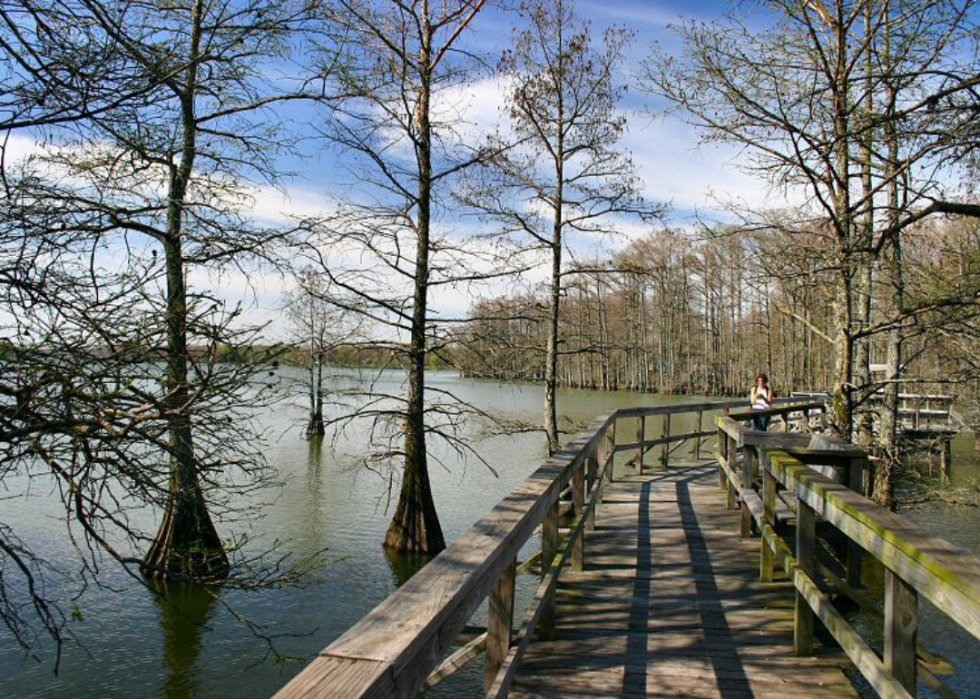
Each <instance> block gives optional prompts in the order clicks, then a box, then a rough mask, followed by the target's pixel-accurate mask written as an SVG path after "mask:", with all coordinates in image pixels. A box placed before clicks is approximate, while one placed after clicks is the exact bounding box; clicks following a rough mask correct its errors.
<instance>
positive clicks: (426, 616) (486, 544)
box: [276, 400, 746, 698]
mask: <svg viewBox="0 0 980 699" xmlns="http://www.w3.org/2000/svg"><path fill="white" fill-rule="evenodd" d="M745 404H746V401H745V400H737V401H720V402H714V403H689V404H681V405H673V406H662V407H655V408H628V409H624V410H619V411H617V412H615V413H612V414H610V415H604V416H601V417H599V418H597V419H596V420H594V421H593V422H592V423H591V424H590V425H589V426H588V428H587V429H586V430H585V431H584V432H582V433H581V434H579V435H578V436H576V437H575V438H574V439H572V440H571V441H570V442H568V443H567V444H566V445H565V446H564V448H563V449H562V450H561V451H559V452H557V453H556V454H555V455H554V456H552V457H551V458H549V459H548V460H546V461H545V462H544V464H543V465H542V466H541V467H540V468H538V470H537V471H535V472H534V473H533V474H532V475H531V476H530V477H529V478H528V479H527V480H525V481H524V482H522V483H521V484H520V485H518V486H517V487H516V488H515V489H514V490H513V491H512V492H511V493H510V494H509V495H508V496H507V497H506V498H504V499H503V500H502V501H501V502H500V503H499V504H497V506H496V507H494V508H493V510H491V511H490V513H489V514H487V515H486V516H485V517H484V518H483V519H481V520H480V521H479V522H477V523H476V524H475V525H474V526H473V527H472V528H471V529H470V530H469V531H468V532H466V533H465V534H464V535H463V536H462V537H460V538H459V539H458V540H457V541H456V542H454V543H453V544H452V545H451V546H450V547H449V548H447V549H446V550H445V551H443V552H442V553H441V554H440V555H439V556H437V557H436V558H435V559H433V560H432V561H431V562H430V563H429V564H428V565H426V566H425V567H424V568H423V569H422V570H420V571H419V572H418V573H416V574H415V575H414V576H413V577H412V578H411V579H410V580H409V581H408V582H406V583H405V584H404V585H403V586H402V587H400V588H399V589H398V590H396V591H395V592H394V593H393V594H392V595H391V596H390V597H388V598H387V599H386V600H385V601H383V602H382V603H381V604H380V605H378V607H376V608H375V609H374V610H373V611H371V612H370V613H368V614H367V616H365V617H364V618H363V619H361V621H360V622H358V623H357V624H356V625H355V626H353V627H352V628H351V629H349V630H348V631H347V632H346V633H344V634H343V635H342V636H341V637H340V638H338V639H337V640H336V641H334V642H333V643H332V644H330V646H329V647H328V648H326V649H325V650H324V651H322V652H321V653H320V655H319V656H318V657H317V658H316V659H315V660H314V661H313V662H312V663H310V664H309V665H308V666H307V667H306V668H305V669H304V670H303V671H302V672H301V673H300V674H299V675H297V676H296V677H295V678H294V679H293V680H292V681H291V682H289V683H288V684H287V685H286V686H285V687H284V688H283V689H282V690H281V691H280V692H279V693H278V694H277V695H276V696H277V697H280V698H286V697H300V696H303V697H331V698H332V697H341V696H343V697H386V698H387V697H413V696H415V695H416V694H417V693H418V692H419V691H420V690H421V689H422V688H423V687H424V686H425V685H426V684H427V683H429V684H432V683H435V682H437V681H439V680H440V679H442V678H443V677H445V676H447V675H449V674H451V673H452V672H453V671H455V670H456V669H458V668H459V667H461V666H462V665H463V664H465V663H466V662H468V661H469V660H471V659H472V658H473V657H475V656H476V655H477V654H478V653H479V652H480V651H481V650H484V651H485V656H486V658H485V660H486V669H485V689H486V692H487V696H488V697H500V696H506V694H507V691H508V688H509V686H510V683H511V680H512V678H513V677H514V673H515V672H516V670H517V668H518V666H519V664H520V662H521V659H522V657H523V655H524V652H525V650H526V649H527V646H528V644H529V643H530V641H531V638H532V635H534V634H535V633H536V634H537V635H538V637H541V638H549V637H550V636H551V634H552V632H553V628H554V593H555V588H556V586H557V582H558V576H559V574H560V573H561V571H562V569H563V568H564V567H565V566H566V565H570V566H571V568H572V569H573V570H581V569H582V566H583V564H584V561H585V555H586V551H585V537H584V532H585V531H587V530H590V529H592V528H594V526H595V518H596V509H597V505H598V504H599V503H600V502H601V499H602V491H603V486H604V484H605V483H606V482H608V481H609V480H611V479H612V476H613V473H612V469H613V463H614V457H615V454H616V452H620V451H631V452H635V453H636V455H637V457H636V464H637V467H638V468H639V469H642V468H643V455H644V454H645V453H646V452H647V451H648V450H649V449H651V448H653V447H655V446H661V447H662V448H663V453H662V455H661V463H662V464H663V465H664V466H666V465H668V464H669V459H670V453H671V452H672V451H674V450H676V449H677V448H678V447H679V445H681V444H683V443H685V442H688V441H693V442H694V444H693V452H694V454H695V455H696V457H699V456H700V452H701V450H702V448H703V447H704V443H703V440H707V439H709V438H713V437H714V435H715V430H714V429H709V430H703V429H702V423H703V420H704V414H705V413H712V412H721V411H726V412H727V411H728V410H730V409H731V408H735V407H744V406H745ZM692 413H693V414H695V429H694V430H693V431H688V432H682V433H678V434H671V416H677V415H680V414H692ZM656 417H661V418H662V419H663V421H664V426H663V431H662V432H663V434H662V436H660V437H657V438H655V439H654V438H651V439H648V438H647V436H646V427H647V422H648V420H649V419H650V418H656ZM625 420H635V421H636V425H637V433H636V434H637V438H636V441H635V442H631V443H628V444H622V445H617V444H616V433H617V421H619V422H622V421H625ZM675 424H676V423H675ZM708 424H709V425H710V424H711V423H710V422H709V423H708ZM672 445H673V447H672ZM569 490H570V496H571V506H572V521H571V522H570V524H569V525H568V527H567V530H566V532H565V533H564V536H561V537H560V536H559V524H560V514H561V512H562V508H561V506H562V502H561V497H562V493H563V492H567V491H569ZM538 527H540V528H541V546H542V552H541V561H542V564H541V572H542V578H541V583H540V585H539V586H538V588H537V590H536V592H535V594H534V597H533V600H532V602H531V604H530V605H529V607H528V610H527V612H526V614H525V616H524V619H523V621H522V623H521V625H520V628H519V630H518V632H517V634H516V635H514V634H512V632H511V629H512V627H513V619H514V586H515V578H516V575H517V568H518V561H517V556H518V552H519V551H520V550H521V548H522V547H523V546H524V544H525V543H526V542H527V541H528V540H529V539H530V538H531V536H532V535H533V534H534V532H535V531H536V529H537V528H538ZM488 598H489V617H488V623H487V631H486V633H485V634H481V635H479V636H477V637H476V638H474V639H472V640H471V641H470V642H469V643H467V644H465V645H464V646H463V647H462V648H460V649H459V650H457V651H456V652H454V653H452V654H451V655H449V651H450V649H451V648H452V646H453V645H454V644H455V643H456V641H457V638H458V637H459V635H460V632H461V631H462V630H463V629H464V627H465V626H466V624H467V622H468V621H469V619H470V617H471V616H472V615H473V613H474V612H475V611H476V610H477V608H478V607H480V605H481V604H482V603H483V601H484V600H487V599H488ZM447 655H448V657H447Z"/></svg>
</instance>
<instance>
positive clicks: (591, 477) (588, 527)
mask: <svg viewBox="0 0 980 699" xmlns="http://www.w3.org/2000/svg"><path fill="white" fill-rule="evenodd" d="M586 464H587V466H588V469H589V471H588V484H589V488H588V492H590V493H591V492H592V489H593V488H599V489H600V493H601V489H602V484H601V483H599V482H597V479H596V475H597V473H598V471H599V458H598V456H597V454H596V450H595V449H593V450H592V451H591V452H590V453H589V455H588V456H587V457H586ZM600 493H596V505H598V504H599V500H598V496H599V494H600ZM595 511H596V508H595V507H592V509H591V510H589V516H588V517H586V519H585V531H587V532H591V531H595Z"/></svg>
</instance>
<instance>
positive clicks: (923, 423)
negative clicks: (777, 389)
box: [791, 392, 954, 432]
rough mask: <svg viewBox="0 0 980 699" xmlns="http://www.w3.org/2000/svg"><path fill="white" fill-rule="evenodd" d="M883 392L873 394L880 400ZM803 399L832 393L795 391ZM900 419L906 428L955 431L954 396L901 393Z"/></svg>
mask: <svg viewBox="0 0 980 699" xmlns="http://www.w3.org/2000/svg"><path fill="white" fill-rule="evenodd" d="M881 395H883V394H881V393H879V394H876V395H875V396H872V401H875V400H880V396H881ZM791 397H792V398H796V399H803V400H824V401H829V400H830V394H828V393H819V392H794V393H793V394H792V396H791ZM898 420H899V424H900V425H901V426H902V427H903V428H904V429H906V430H913V431H934V432H944V431H953V427H954V426H953V397H952V396H947V395H938V394H928V393H899V394H898Z"/></svg>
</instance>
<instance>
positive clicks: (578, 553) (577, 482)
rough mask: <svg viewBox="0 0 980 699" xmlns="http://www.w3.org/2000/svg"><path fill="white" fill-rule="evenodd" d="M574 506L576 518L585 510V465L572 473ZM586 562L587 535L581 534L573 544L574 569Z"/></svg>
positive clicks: (578, 568)
mask: <svg viewBox="0 0 980 699" xmlns="http://www.w3.org/2000/svg"><path fill="white" fill-rule="evenodd" d="M572 506H573V507H574V508H575V518H576V519H578V518H579V517H581V516H582V513H583V512H584V511H585V465H584V464H583V465H580V466H579V467H578V468H577V469H575V473H574V474H573V475H572ZM584 562H585V535H584V533H583V534H582V535H580V536H579V537H578V538H577V539H576V540H575V544H574V545H573V546H572V570H582V564H583V563H584Z"/></svg>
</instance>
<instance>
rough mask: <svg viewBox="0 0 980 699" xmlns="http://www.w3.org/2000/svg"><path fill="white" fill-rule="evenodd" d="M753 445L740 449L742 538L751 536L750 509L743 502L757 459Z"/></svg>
mask: <svg viewBox="0 0 980 699" xmlns="http://www.w3.org/2000/svg"><path fill="white" fill-rule="evenodd" d="M758 454H759V453H758V451H757V450H756V448H755V447H749V446H746V447H744V448H743V449H742V493H743V497H742V529H741V532H740V533H741V535H742V538H744V539H747V538H748V537H750V536H752V510H750V509H749V506H748V504H747V503H746V502H745V497H744V493H746V492H748V491H749V490H752V480H753V478H754V476H755V465H756V463H757V462H758V460H759V456H758Z"/></svg>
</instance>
